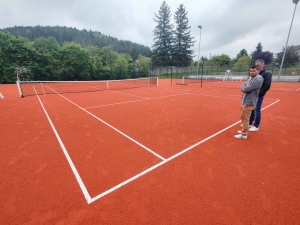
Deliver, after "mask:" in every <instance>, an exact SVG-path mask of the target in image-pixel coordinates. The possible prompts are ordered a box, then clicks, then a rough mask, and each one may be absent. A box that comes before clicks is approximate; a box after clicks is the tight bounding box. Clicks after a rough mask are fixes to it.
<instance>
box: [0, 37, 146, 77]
mask: <svg viewBox="0 0 300 225" xmlns="http://www.w3.org/2000/svg"><path fill="white" fill-rule="evenodd" d="M139 59H140V60H139V61H138V63H135V61H134V60H133V59H132V58H131V56H130V55H129V54H125V53H121V54H120V53H118V52H116V51H115V50H114V47H113V46H112V45H110V46H105V47H103V48H102V49H100V48H99V47H98V46H86V47H82V46H80V45H78V44H76V43H73V42H65V43H63V45H62V46H60V45H59V43H58V42H57V41H56V39H55V38H54V37H48V38H44V37H40V38H37V39H35V40H34V41H32V42H29V41H28V40H26V39H24V38H16V37H14V36H12V35H10V34H6V33H3V32H0V82H1V83H12V82H15V81H16V74H18V75H19V78H20V79H21V80H108V79H125V78H131V77H140V76H147V74H148V67H149V66H148V64H147V63H148V61H147V60H146V58H145V57H144V56H142V55H140V56H139Z"/></svg>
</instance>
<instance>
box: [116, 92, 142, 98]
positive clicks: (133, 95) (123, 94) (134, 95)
mask: <svg viewBox="0 0 300 225" xmlns="http://www.w3.org/2000/svg"><path fill="white" fill-rule="evenodd" d="M112 92H115V93H117V94H122V95H128V96H133V97H137V98H145V99H147V98H146V97H142V96H138V95H132V94H127V93H122V92H119V91H112Z"/></svg>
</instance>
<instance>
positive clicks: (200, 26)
mask: <svg viewBox="0 0 300 225" xmlns="http://www.w3.org/2000/svg"><path fill="white" fill-rule="evenodd" d="M198 28H200V40H199V50H198V65H197V76H198V75H199V57H200V43H201V29H202V27H201V26H200V25H199V26H198Z"/></svg>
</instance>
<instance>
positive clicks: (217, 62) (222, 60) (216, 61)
mask: <svg viewBox="0 0 300 225" xmlns="http://www.w3.org/2000/svg"><path fill="white" fill-rule="evenodd" d="M211 62H212V65H214V66H229V65H230V62H231V59H230V57H229V55H225V54H222V55H218V56H213V57H212V58H211Z"/></svg>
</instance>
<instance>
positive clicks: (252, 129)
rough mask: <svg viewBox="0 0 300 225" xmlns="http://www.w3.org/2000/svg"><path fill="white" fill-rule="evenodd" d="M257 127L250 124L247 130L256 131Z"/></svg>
mask: <svg viewBox="0 0 300 225" xmlns="http://www.w3.org/2000/svg"><path fill="white" fill-rule="evenodd" d="M258 130H259V129H258V127H256V126H252V127H251V128H250V129H249V131H258Z"/></svg>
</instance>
